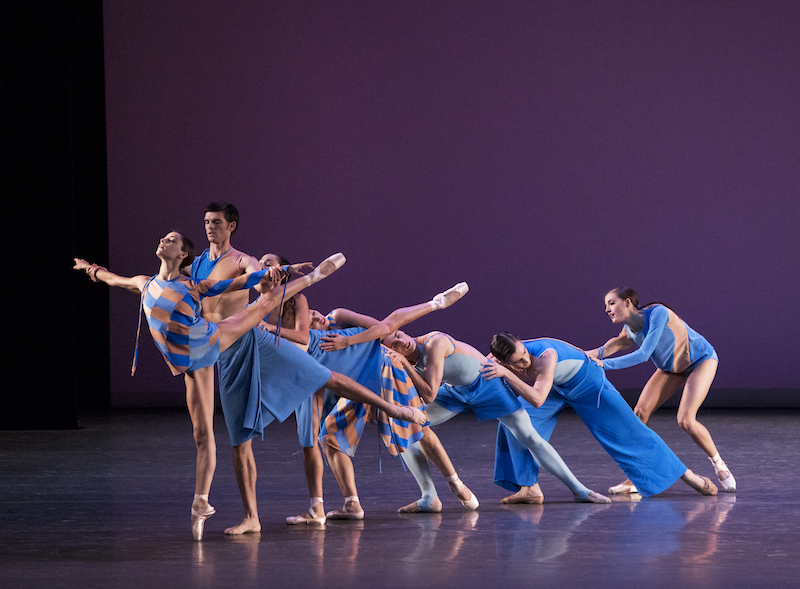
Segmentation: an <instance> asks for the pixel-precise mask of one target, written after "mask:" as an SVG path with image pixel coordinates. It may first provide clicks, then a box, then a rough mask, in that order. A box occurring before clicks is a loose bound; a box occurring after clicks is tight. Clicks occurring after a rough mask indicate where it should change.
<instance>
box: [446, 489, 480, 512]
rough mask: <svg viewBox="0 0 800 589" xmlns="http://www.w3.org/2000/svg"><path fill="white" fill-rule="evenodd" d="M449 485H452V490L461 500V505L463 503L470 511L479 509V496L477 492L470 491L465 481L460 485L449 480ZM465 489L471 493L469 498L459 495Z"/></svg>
mask: <svg viewBox="0 0 800 589" xmlns="http://www.w3.org/2000/svg"><path fill="white" fill-rule="evenodd" d="M447 485H448V486H449V487H450V490H451V491H452V492H453V494H454V495H455V496H456V499H458V500H459V501H461V505H463V506H464V507H466V508H467V509H469V510H470V511H475V510H476V509H478V506H479V505H480V503H479V502H478V498H477V497H476V496H475V493H473V492H472V491H470V490H469V489H468V488H467V486H466V485H465V484H464V483H461V484H460V485H459V484H453V483H451V482H448V483H447ZM464 489H466V490H467V492H468V493H469V499H462V498H461V497H459V496H458V494H459V493H460V492H461V491H463V490H464Z"/></svg>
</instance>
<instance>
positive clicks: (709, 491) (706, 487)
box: [686, 474, 718, 497]
mask: <svg viewBox="0 0 800 589" xmlns="http://www.w3.org/2000/svg"><path fill="white" fill-rule="evenodd" d="M697 476H698V477H700V478H701V479H703V485H702V486H700V485H697V484H695V483H694V481H692V480H688V481H686V483H687V484H688V485H689V486H690V487H691V488H692V489H694V490H695V491H697V492H698V493H700V494H702V495H706V496H707V497H713V496H714V495H716V494H717V491H718V489H717V486H716V485H715V484H714V483H712V482H711V479H710V478H708V477H704V476H703V475H701V474H699V475H697Z"/></svg>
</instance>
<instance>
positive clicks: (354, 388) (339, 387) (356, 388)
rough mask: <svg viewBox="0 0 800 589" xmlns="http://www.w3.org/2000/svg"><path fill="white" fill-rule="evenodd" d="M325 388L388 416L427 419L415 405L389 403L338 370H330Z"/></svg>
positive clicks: (420, 422) (421, 422) (418, 419)
mask: <svg viewBox="0 0 800 589" xmlns="http://www.w3.org/2000/svg"><path fill="white" fill-rule="evenodd" d="M325 388H328V389H330V390H331V391H333V392H334V394H336V395H338V396H339V397H345V398H347V399H350V400H352V401H358V402H359V403H364V404H365V405H372V406H373V407H375V408H377V409H380V410H381V411H384V412H385V413H386V415H388V416H389V417H393V418H395V419H399V420H401V421H409V422H411V423H416V424H420V425H421V424H423V423H425V422H426V421H428V418H427V417H426V415H425V414H424V413H423V412H422V411H420V410H419V409H417V408H416V407H408V406H401V405H395V404H394V403H390V402H389V401H386V400H385V399H383V397H380V396H378V395H376V394H375V393H373V392H372V391H370V390H369V389H368V388H367V387H365V386H363V385H360V384H358V383H357V382H356V381H354V380H353V379H352V378H350V377H349V376H345V375H344V374H339V373H338V372H331V379H330V380H329V381H328V382H327V383H325Z"/></svg>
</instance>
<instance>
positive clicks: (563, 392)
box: [428, 332, 717, 497]
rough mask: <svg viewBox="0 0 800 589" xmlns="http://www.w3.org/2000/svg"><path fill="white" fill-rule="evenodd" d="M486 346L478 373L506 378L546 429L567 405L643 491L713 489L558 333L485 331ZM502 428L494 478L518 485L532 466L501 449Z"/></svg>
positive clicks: (520, 454) (518, 453)
mask: <svg viewBox="0 0 800 589" xmlns="http://www.w3.org/2000/svg"><path fill="white" fill-rule="evenodd" d="M491 352H492V357H493V359H494V360H496V362H495V361H493V360H489V361H488V362H486V363H485V364H484V367H483V369H482V372H483V375H484V377H485V378H496V377H503V378H505V380H506V382H507V383H508V384H509V385H510V386H511V388H512V389H513V390H514V392H515V393H517V394H518V395H520V396H521V397H523V398H524V399H525V400H526V401H528V402H529V403H530V404H531V405H533V407H536V408H538V409H535V410H534V411H537V412H541V415H538V416H537V418H538V420H539V421H536V423H537V425H538V424H539V423H540V422H544V423H546V424H547V426H546V427H543V428H542V430H543V431H546V432H547V435H548V436H549V434H550V433H552V431H553V427H554V426H555V421H556V420H557V419H558V416H559V415H560V414H561V411H562V410H563V409H564V407H565V406H567V405H569V406H571V407H572V408H573V409H574V410H575V412H576V413H577V414H578V417H580V418H581V420H582V421H583V422H584V423H585V424H586V427H588V428H589V431H590V432H591V433H592V435H593V436H594V437H595V439H597V441H598V442H600V445H601V446H603V448H604V449H605V451H606V452H608V453H609V455H610V456H611V457H612V458H613V459H614V461H615V462H616V463H617V464H618V465H619V467H620V468H621V469H622V470H623V471H624V472H625V473H626V474H627V475H628V476H629V477H630V478H631V479H632V480H634V481H635V483H636V486H637V487H638V489H639V492H640V493H641V494H642V495H644V496H645V497H647V496H650V495H656V494H658V493H660V492H661V491H663V490H665V489H666V488H668V487H670V486H672V484H673V483H675V481H677V480H678V479H679V478H680V479H682V480H683V481H684V482H685V483H686V484H687V485H689V486H690V487H692V488H693V489H695V490H696V491H698V492H699V493H702V494H703V495H716V494H717V487H716V486H714V483H712V482H711V481H710V480H709V479H707V478H706V477H703V476H700V475H696V474H694V473H693V472H692V471H691V470H689V469H688V468H686V466H685V465H684V464H683V463H682V462H681V461H680V460H679V459H678V457H677V456H675V453H674V452H672V450H670V449H669V448H668V447H667V445H666V444H665V443H664V441H663V440H662V439H661V438H660V437H659V436H658V434H656V433H655V432H654V431H653V430H651V429H650V428H649V427H647V426H646V425H644V424H643V423H642V422H641V421H640V420H639V419H637V418H636V416H635V415H634V414H633V411H631V408H630V407H629V406H628V404H627V403H626V402H625V400H624V399H623V398H622V395H620V394H619V392H617V390H616V389H615V388H614V386H613V385H612V384H611V383H610V382H608V379H607V378H605V373H604V372H603V370H602V369H601V368H600V367H599V366H597V364H595V363H594V362H593V361H592V360H591V359H590V358H588V357H587V355H586V354H585V353H584V352H583V351H582V350H580V349H578V348H576V347H575V346H573V345H571V344H568V343H567V342H563V341H561V340H557V339H551V338H539V339H534V340H526V341H522V340H520V339H519V338H518V337H517V336H515V335H513V334H511V333H508V332H502V333H498V334H497V335H495V336H494V337H493V338H492V345H491ZM428 411H429V415H430V416H431V419H433V414H431V413H430V409H428ZM526 417H527V415H526ZM531 417H533V414H531ZM528 421H529V423H530V422H531V421H532V418H529V419H528ZM547 422H549V423H547ZM504 425H505V424H504ZM512 433H513V430H512ZM504 434H505V432H504V431H502V430H501V431H499V432H498V452H497V453H496V455H495V461H496V462H495V482H497V483H498V484H500V485H501V486H504V487H506V488H508V487H507V486H506V485H504V484H503V483H511V484H513V485H515V486H516V487H517V488H519V487H524V486H531V485H533V484H535V479H536V473H537V472H538V469H537V468H536V465H535V464H534V463H533V461H532V460H530V456H529V454H528V453H527V452H524V451H523V450H522V448H520V447H519V445H518V444H517V445H516V447H515V446H514V444H513V443H508V448H509V449H510V450H511V452H508V453H503V452H501V451H500V449H501V436H502V435H504ZM508 439H509V441H510V437H509V438H508ZM504 462H505V463H504ZM498 473H502V474H501V475H498ZM531 475H533V476H531ZM526 479H527V480H526Z"/></svg>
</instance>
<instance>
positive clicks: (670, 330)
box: [586, 288, 736, 494]
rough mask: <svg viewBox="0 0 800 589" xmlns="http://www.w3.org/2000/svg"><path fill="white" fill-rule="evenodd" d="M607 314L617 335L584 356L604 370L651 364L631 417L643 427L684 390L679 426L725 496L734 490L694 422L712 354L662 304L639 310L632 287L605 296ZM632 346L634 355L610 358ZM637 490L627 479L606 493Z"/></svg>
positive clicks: (710, 376) (713, 366)
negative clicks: (705, 459) (703, 456)
mask: <svg viewBox="0 0 800 589" xmlns="http://www.w3.org/2000/svg"><path fill="white" fill-rule="evenodd" d="M605 305H606V313H607V314H608V316H609V318H610V319H611V322H612V323H614V324H620V323H621V324H622V331H620V334H619V335H618V336H617V337H612V338H611V339H610V340H608V341H607V342H606V343H604V344H603V345H602V346H600V347H599V348H596V349H594V350H590V351H589V352H587V353H586V354H587V355H588V356H589V357H590V358H592V359H593V360H595V361H596V362H597V363H598V364H599V365H600V366H602V367H604V368H605V369H606V370H617V369H620V368H628V367H629V366H634V365H636V364H641V363H642V362H646V361H647V360H648V359H650V360H652V361H653V364H655V366H656V371H655V373H654V374H653V376H651V377H650V380H648V381H647V384H646V385H645V386H644V389H642V393H641V394H640V395H639V400H638V401H637V402H636V407H635V408H634V410H633V411H634V413H635V414H636V416H637V417H638V418H639V419H641V420H642V422H643V423H645V424H646V423H647V422H648V421H649V420H650V416H651V415H652V414H653V411H655V410H656V409H658V408H659V407H661V405H663V404H664V402H665V401H666V400H667V399H669V398H670V397H671V396H672V395H674V394H675V392H676V391H677V390H678V389H679V388H680V387H681V386H683V394H682V395H681V401H680V404H679V405H678V425H679V426H680V427H681V428H683V430H684V431H685V432H686V433H687V434H689V436H690V437H691V438H692V439H693V440H694V441H695V443H696V444H697V445H698V446H700V448H702V450H703V451H704V452H705V453H706V454H707V455H708V459H709V460H710V461H711V464H713V465H714V473H715V474H716V475H717V478H718V479H719V483H720V487H721V488H722V490H723V491H724V492H728V493H732V492H734V491H736V479H735V478H733V474H731V470H730V469H729V468H728V466H727V465H726V464H725V462H724V461H723V460H722V458H720V456H719V452H718V451H717V447H716V445H715V444H714V440H713V439H712V438H711V434H710V433H709V432H708V430H707V429H706V427H705V426H704V425H703V424H702V423H700V422H699V421H697V412H698V410H699V409H700V406H701V405H702V404H703V401H705V398H706V396H707V395H708V390H709V388H711V382H712V381H713V380H714V376H715V375H716V373H717V364H718V363H719V362H718V360H717V353H716V352H715V351H714V348H713V347H711V344H709V343H708V341H706V339H705V338H704V337H703V336H702V335H700V334H699V333H697V332H696V331H694V330H693V329H692V328H691V327H689V326H688V325H687V324H686V322H684V321H683V320H681V318H680V317H678V315H676V314H675V312H674V311H673V310H672V309H670V308H669V307H667V306H666V305H664V304H662V303H648V304H647V305H639V297H638V295H637V294H636V292H635V291H634V290H633V289H631V288H615V289H614V290H611V291H609V292H608V294H606V296H605ZM633 346H637V347H638V350H636V351H634V352H631V353H630V354H625V355H624V356H618V357H616V358H609V356H613V355H614V354H615V353H617V352H619V351H622V350H627V349H629V348H631V347H633ZM636 491H637V488H636V485H634V484H633V483H631V481H630V480H626V481H625V482H623V483H620V484H619V485H616V486H614V487H611V488H610V489H609V490H608V492H609V493H612V494H615V493H635V492H636Z"/></svg>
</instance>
